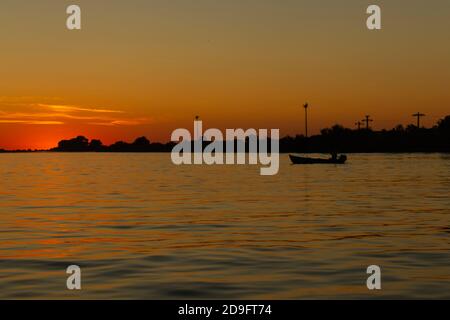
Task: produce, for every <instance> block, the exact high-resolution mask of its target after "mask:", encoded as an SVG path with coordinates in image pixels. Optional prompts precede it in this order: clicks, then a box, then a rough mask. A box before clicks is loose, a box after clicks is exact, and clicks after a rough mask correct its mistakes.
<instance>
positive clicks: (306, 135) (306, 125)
mask: <svg viewBox="0 0 450 320" xmlns="http://www.w3.org/2000/svg"><path fill="white" fill-rule="evenodd" d="M303 108H305V137H306V138H308V103H305V104H304V105H303Z"/></svg>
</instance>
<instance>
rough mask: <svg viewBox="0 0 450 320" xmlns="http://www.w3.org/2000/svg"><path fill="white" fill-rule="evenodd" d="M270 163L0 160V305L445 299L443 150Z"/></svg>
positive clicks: (449, 214)
mask: <svg viewBox="0 0 450 320" xmlns="http://www.w3.org/2000/svg"><path fill="white" fill-rule="evenodd" d="M280 161H281V164H280V171H279V174H278V175H275V176H261V175H260V174H259V166H249V165H241V166H229V165H228V166H175V165H173V164H172V162H171V160H170V154H132V153H129V154H93V153H90V154H63V153H61V154H59V153H58V154H56V153H33V154H31V153H29V154H1V155H0V178H1V183H0V288H1V290H0V298H4V299H5V298H6V299H12V298H26V299H37V298H49V299H61V298H62V299H71V298H85V299H100V298H101V299H110V298H112V299H119V298H124V299H129V298H138V299H200V298H213V299H216V298H224V299H228V298H230V299H311V298H326V299H328V298H337V299H344V298H364V299H366V298H367V299H372V298H447V299H448V298H450V174H449V172H450V155H448V154H447V155H445V154H393V155H391V154H350V155H349V161H348V164H346V165H341V166H339V165H309V166H293V165H291V164H290V163H289V159H288V157H287V155H281V159H280ZM72 264H75V265H78V266H80V267H81V270H82V290H80V291H69V290H67V288H66V279H67V277H68V275H67V274H66V268H67V267H68V266H69V265H72ZM370 265H378V266H380V268H381V274H382V290H379V291H369V290H368V289H367V287H366V280H367V277H368V275H367V273H366V269H367V267H368V266H370Z"/></svg>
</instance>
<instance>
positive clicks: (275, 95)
mask: <svg viewBox="0 0 450 320" xmlns="http://www.w3.org/2000/svg"><path fill="white" fill-rule="evenodd" d="M70 4H78V5H79V6H80V7H81V10H82V30H77V31H69V30H67V28H66V19H67V14H66V8H67V6H68V5H70ZM370 4H378V5H379V6H380V7H381V9H382V30H379V31H369V30H368V29H367V28H366V18H367V14H366V8H367V7H368V6H369V5H370ZM449 17H450V2H449V1H448V0H434V1H432V2H429V1H419V0H408V1H406V0H396V1H376V0H373V1H365V0H346V1H335V0H283V1H280V0H226V1H225V0H222V1H217V0H195V1H188V0H171V1H167V0H128V1H117V0H108V1H107V0H96V1H87V0H71V1H64V0H35V1H29V0H2V1H1V2H0V61H1V63H0V75H1V77H0V149H1V148H4V149H24V148H31V149H35V148H37V149H45V148H50V147H53V146H55V145H56V144H57V142H58V141H59V140H61V139H68V138H72V137H75V136H77V135H84V136H86V137H88V138H90V139H94V138H95V139H101V140H102V141H103V142H104V143H105V144H109V143H112V142H114V141H117V140H124V141H133V140H134V139H135V138H136V137H138V136H147V137H148V138H149V139H150V140H151V141H161V142H167V141H169V140H170V135H171V133H172V131H173V130H175V129H177V128H188V129H190V130H191V131H192V130H193V129H192V127H193V119H194V117H195V116H196V115H199V116H200V117H201V119H202V120H203V122H204V124H203V126H204V128H213V127H214V128H220V129H225V128H256V129H258V128H268V129H272V128H279V129H280V135H281V136H285V135H294V134H296V133H299V134H301V133H303V132H304V127H303V122H304V120H303V110H302V107H301V106H302V105H303V103H304V102H305V101H308V102H309V103H310V111H309V130H310V132H312V133H318V132H319V131H320V129H321V128H324V127H328V126H331V125H333V124H335V123H339V124H342V125H345V126H348V127H355V122H356V121H358V120H361V119H362V118H363V117H364V115H366V114H369V115H371V116H372V118H373V119H374V122H373V123H372V125H373V127H374V129H382V128H387V129H389V128H392V127H394V126H395V125H396V124H399V123H401V124H403V125H408V124H410V123H414V122H415V120H414V118H413V117H412V114H413V113H416V112H418V111H420V112H423V113H425V114H426V115H427V117H425V118H424V119H423V120H422V123H423V124H424V125H425V126H431V125H433V124H434V123H435V122H436V121H437V120H439V119H440V118H442V117H444V116H445V115H447V114H450V90H448V84H449V83H450V41H448V36H449V30H450V19H449Z"/></svg>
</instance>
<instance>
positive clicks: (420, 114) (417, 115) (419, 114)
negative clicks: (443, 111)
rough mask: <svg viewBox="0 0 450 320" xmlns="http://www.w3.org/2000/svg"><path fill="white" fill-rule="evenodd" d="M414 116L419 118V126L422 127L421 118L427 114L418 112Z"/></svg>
mask: <svg viewBox="0 0 450 320" xmlns="http://www.w3.org/2000/svg"><path fill="white" fill-rule="evenodd" d="M412 116H413V117H416V118H417V128H420V118H422V117H425V114H423V113H420V112H417V113H415V114H413V115H412Z"/></svg>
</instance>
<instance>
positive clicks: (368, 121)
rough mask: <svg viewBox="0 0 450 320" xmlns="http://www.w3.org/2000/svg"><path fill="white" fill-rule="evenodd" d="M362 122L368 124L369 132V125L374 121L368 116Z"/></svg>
mask: <svg viewBox="0 0 450 320" xmlns="http://www.w3.org/2000/svg"><path fill="white" fill-rule="evenodd" d="M362 122H365V123H366V130H369V123H371V122H373V119H370V116H369V115H366V117H365V119H363V120H362Z"/></svg>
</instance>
